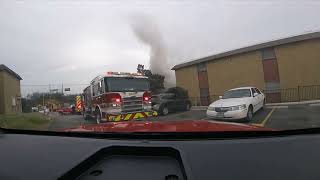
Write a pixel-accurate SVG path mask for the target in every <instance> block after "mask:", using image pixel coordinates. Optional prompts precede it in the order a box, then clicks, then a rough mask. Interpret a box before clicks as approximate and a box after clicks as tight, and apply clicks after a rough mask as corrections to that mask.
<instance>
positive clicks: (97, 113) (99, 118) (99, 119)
mask: <svg viewBox="0 0 320 180" xmlns="http://www.w3.org/2000/svg"><path fill="white" fill-rule="evenodd" d="M95 115H96V121H97V124H100V122H101V113H100V110H99V109H96V111H95Z"/></svg>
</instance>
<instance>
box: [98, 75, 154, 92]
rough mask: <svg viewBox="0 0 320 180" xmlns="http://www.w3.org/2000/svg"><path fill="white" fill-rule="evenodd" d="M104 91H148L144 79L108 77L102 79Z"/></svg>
mask: <svg viewBox="0 0 320 180" xmlns="http://www.w3.org/2000/svg"><path fill="white" fill-rule="evenodd" d="M104 82H105V88H106V91H109V92H127V91H148V90H149V81H148V79H146V78H124V77H108V78H105V79H104Z"/></svg>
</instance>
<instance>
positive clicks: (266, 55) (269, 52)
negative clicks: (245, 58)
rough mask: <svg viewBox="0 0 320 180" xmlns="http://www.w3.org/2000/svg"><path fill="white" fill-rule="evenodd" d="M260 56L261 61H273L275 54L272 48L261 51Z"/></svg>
mask: <svg viewBox="0 0 320 180" xmlns="http://www.w3.org/2000/svg"><path fill="white" fill-rule="evenodd" d="M261 54H262V60H268V59H275V58H276V53H275V52H274V49H273V48H268V49H263V50H262V51H261Z"/></svg>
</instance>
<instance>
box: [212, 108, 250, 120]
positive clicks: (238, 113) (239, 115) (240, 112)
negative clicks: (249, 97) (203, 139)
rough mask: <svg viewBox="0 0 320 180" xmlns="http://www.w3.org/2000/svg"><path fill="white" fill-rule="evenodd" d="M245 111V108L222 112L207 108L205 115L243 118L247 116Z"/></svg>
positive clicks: (218, 117) (219, 117) (232, 118)
mask: <svg viewBox="0 0 320 180" xmlns="http://www.w3.org/2000/svg"><path fill="white" fill-rule="evenodd" d="M247 111H248V110H247V109H243V110H236V111H227V112H224V113H218V112H216V111H209V110H207V117H208V118H214V119H230V120H235V119H243V118H245V117H247ZM221 114H222V115H221Z"/></svg>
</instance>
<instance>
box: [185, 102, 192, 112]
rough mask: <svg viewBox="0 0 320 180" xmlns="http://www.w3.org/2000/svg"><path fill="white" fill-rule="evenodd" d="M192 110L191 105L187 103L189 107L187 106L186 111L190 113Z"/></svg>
mask: <svg viewBox="0 0 320 180" xmlns="http://www.w3.org/2000/svg"><path fill="white" fill-rule="evenodd" d="M190 108H191V106H190V104H189V103H187V105H186V111H190Z"/></svg>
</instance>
